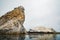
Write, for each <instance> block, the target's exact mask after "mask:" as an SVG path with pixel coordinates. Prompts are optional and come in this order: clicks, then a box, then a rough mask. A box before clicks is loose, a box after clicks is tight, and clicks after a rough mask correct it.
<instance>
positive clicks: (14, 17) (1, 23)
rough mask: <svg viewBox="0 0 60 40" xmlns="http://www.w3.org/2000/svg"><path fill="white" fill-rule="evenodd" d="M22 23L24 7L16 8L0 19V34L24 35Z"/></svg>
mask: <svg viewBox="0 0 60 40" xmlns="http://www.w3.org/2000/svg"><path fill="white" fill-rule="evenodd" d="M24 21H25V13H24V7H23V6H19V7H16V8H14V9H13V10H12V11H9V12H7V13H6V14H5V15H3V16H1V17H0V33H25V32H26V30H25V28H24V26H23V23H24Z"/></svg>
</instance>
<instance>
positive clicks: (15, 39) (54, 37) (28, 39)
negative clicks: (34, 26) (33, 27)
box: [0, 34, 60, 40]
mask: <svg viewBox="0 0 60 40" xmlns="http://www.w3.org/2000/svg"><path fill="white" fill-rule="evenodd" d="M0 40H60V34H29V35H23V34H22V35H0Z"/></svg>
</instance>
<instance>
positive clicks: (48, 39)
mask: <svg viewBox="0 0 60 40" xmlns="http://www.w3.org/2000/svg"><path fill="white" fill-rule="evenodd" d="M29 38H30V39H32V40H56V35H55V34H38V35H37V34H33V35H32V34H30V35H29Z"/></svg>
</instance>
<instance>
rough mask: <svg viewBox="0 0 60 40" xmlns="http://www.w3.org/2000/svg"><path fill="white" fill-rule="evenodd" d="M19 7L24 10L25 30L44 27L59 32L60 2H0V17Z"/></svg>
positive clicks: (43, 0) (15, 0)
mask: <svg viewBox="0 0 60 40" xmlns="http://www.w3.org/2000/svg"><path fill="white" fill-rule="evenodd" d="M20 5H22V6H23V7H24V8H25V23H24V27H25V28H26V29H27V30H29V29H30V28H33V27H36V26H45V27H50V28H54V29H55V30H56V31H60V0H0V16H2V15H4V14H5V13H6V12H8V11H11V10H12V9H13V8H15V7H18V6H20Z"/></svg>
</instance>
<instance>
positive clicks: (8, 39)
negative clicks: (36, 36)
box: [0, 35, 25, 40]
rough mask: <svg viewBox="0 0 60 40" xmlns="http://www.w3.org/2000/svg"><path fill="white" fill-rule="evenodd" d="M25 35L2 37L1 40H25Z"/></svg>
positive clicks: (0, 36)
mask: <svg viewBox="0 0 60 40" xmlns="http://www.w3.org/2000/svg"><path fill="white" fill-rule="evenodd" d="M24 39H25V35H0V40H24Z"/></svg>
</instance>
